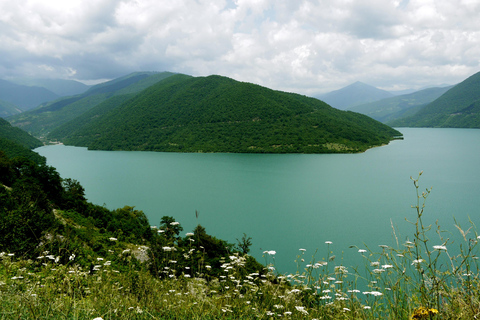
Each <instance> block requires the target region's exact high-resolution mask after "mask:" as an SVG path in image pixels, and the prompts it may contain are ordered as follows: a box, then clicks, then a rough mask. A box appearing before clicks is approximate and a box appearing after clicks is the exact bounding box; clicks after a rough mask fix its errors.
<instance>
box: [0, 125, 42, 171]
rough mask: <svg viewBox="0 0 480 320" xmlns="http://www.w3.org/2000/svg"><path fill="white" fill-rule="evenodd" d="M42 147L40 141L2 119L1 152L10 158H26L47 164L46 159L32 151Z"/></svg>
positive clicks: (0, 126)
mask: <svg viewBox="0 0 480 320" xmlns="http://www.w3.org/2000/svg"><path fill="white" fill-rule="evenodd" d="M40 146H42V143H41V142H40V141H39V140H38V139H36V138H34V137H32V136H31V135H29V134H28V133H26V132H25V131H23V130H21V129H19V128H15V127H12V126H11V125H10V123H8V122H7V121H6V120H4V119H2V118H0V152H3V153H5V155H7V156H8V157H10V158H14V157H25V158H28V159H30V160H32V161H34V162H35V163H45V158H44V157H42V156H40V155H39V154H37V153H36V152H33V151H31V149H33V148H37V147H40Z"/></svg>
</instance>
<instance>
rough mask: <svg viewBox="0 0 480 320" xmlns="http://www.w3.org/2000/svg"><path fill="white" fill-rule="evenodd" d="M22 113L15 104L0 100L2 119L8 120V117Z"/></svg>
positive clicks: (0, 115) (0, 116)
mask: <svg viewBox="0 0 480 320" xmlns="http://www.w3.org/2000/svg"><path fill="white" fill-rule="evenodd" d="M20 112H22V110H20V109H19V108H18V107H17V106H15V105H14V104H13V103H10V102H7V101H3V100H0V118H6V117H8V116H13V115H14V114H18V113H20Z"/></svg>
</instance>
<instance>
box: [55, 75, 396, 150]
mask: <svg viewBox="0 0 480 320" xmlns="http://www.w3.org/2000/svg"><path fill="white" fill-rule="evenodd" d="M98 107H100V106H98ZM98 107H97V108H98ZM93 111H95V110H94V109H92V110H91V112H93ZM83 120H85V119H83ZM70 124H72V126H71V127H72V128H74V130H73V131H70V132H67V129H68V128H67V126H65V127H64V129H65V131H63V134H64V136H63V137H60V136H59V137H57V138H59V139H60V140H62V141H63V142H64V143H66V144H72V145H77V146H87V147H88V148H90V149H102V150H151V151H170V152H248V153H258V152H261V153H266V152H268V153H324V152H343V153H345V152H359V151H364V150H366V149H368V148H370V147H373V146H378V145H382V144H385V143H388V142H389V141H390V140H392V139H393V138H394V137H395V136H401V133H399V132H398V131H396V130H394V129H392V128H390V127H388V126H386V125H384V124H381V123H379V122H377V121H375V120H373V119H371V118H369V117H367V116H364V115H361V114H358V113H354V112H350V111H348V112H347V111H341V110H337V109H334V108H332V107H330V106H329V105H327V104H326V103H324V102H322V101H320V100H317V99H315V98H310V97H305V96H301V95H298V94H292V93H286V92H281V91H274V90H271V89H268V88H265V87H261V86H259V85H255V84H251V83H244V82H238V81H235V80H232V79H229V78H226V77H221V76H208V77H191V76H186V75H175V76H171V77H169V78H167V79H165V80H163V81H160V82H158V83H156V84H155V85H153V86H151V87H149V88H148V89H146V90H144V91H143V92H141V93H139V94H137V95H135V96H134V97H132V98H130V99H129V100H126V101H124V102H123V103H122V105H120V106H118V107H115V108H113V109H110V110H109V111H107V112H105V113H103V114H101V115H100V116H98V117H94V116H93V117H90V118H89V119H88V121H85V122H84V123H82V124H81V125H80V126H75V125H74V121H72V122H71V123H70Z"/></svg>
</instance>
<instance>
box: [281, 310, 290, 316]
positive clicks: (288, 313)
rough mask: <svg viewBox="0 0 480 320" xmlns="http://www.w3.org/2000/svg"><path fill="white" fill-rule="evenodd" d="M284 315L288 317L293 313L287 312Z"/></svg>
mask: <svg viewBox="0 0 480 320" xmlns="http://www.w3.org/2000/svg"><path fill="white" fill-rule="evenodd" d="M283 314H284V315H286V316H290V315H291V314H292V312H291V311H285V312H284V313H283Z"/></svg>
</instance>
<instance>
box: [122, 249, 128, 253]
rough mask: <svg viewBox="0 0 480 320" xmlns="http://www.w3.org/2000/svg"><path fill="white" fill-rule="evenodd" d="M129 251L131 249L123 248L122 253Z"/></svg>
mask: <svg viewBox="0 0 480 320" xmlns="http://www.w3.org/2000/svg"><path fill="white" fill-rule="evenodd" d="M127 252H130V249H125V250H123V251H122V254H125V253H127Z"/></svg>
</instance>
